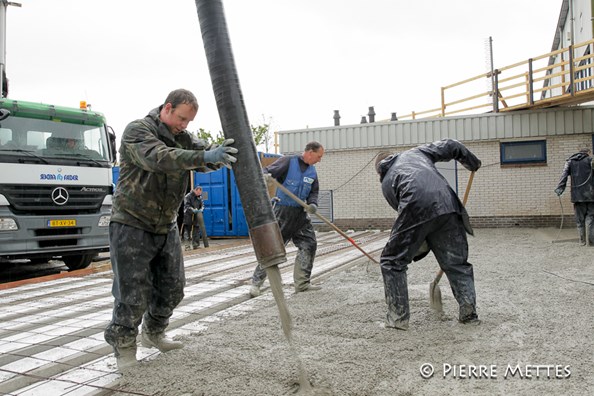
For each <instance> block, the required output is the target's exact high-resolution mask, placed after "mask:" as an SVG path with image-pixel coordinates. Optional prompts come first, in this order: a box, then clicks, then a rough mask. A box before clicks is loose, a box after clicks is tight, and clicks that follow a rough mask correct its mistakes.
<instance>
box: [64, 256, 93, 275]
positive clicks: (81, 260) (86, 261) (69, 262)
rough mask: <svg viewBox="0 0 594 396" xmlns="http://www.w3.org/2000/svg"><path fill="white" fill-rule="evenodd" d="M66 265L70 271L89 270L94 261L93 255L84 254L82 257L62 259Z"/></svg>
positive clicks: (65, 257)
mask: <svg viewBox="0 0 594 396" xmlns="http://www.w3.org/2000/svg"><path fill="white" fill-rule="evenodd" d="M62 260H63V261H64V264H66V267H68V269H69V270H70V271H74V270H78V269H83V268H87V267H88V266H89V265H90V264H91V261H92V260H93V255H92V254H83V255H80V256H64V257H62Z"/></svg>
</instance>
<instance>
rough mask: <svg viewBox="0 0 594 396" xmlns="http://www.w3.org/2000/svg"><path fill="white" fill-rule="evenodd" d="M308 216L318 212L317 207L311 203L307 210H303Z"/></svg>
mask: <svg viewBox="0 0 594 396" xmlns="http://www.w3.org/2000/svg"><path fill="white" fill-rule="evenodd" d="M305 211H306V212H307V213H309V214H315V213H316V212H317V211H318V205H316V204H314V203H312V204H309V205H307V209H306V210H305Z"/></svg>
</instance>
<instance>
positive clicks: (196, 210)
mask: <svg viewBox="0 0 594 396" xmlns="http://www.w3.org/2000/svg"><path fill="white" fill-rule="evenodd" d="M192 212H194V214H196V213H198V212H200V210H198V209H192Z"/></svg>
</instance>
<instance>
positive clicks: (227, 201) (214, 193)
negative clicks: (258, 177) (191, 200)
mask: <svg viewBox="0 0 594 396" xmlns="http://www.w3.org/2000/svg"><path fill="white" fill-rule="evenodd" d="M258 156H259V158H260V162H261V163H262V165H263V166H267V165H269V164H270V163H272V162H274V161H275V160H276V159H277V158H279V157H282V155H280V154H267V153H266V154H265V153H258ZM195 186H200V187H202V198H203V200H204V212H203V216H204V226H205V228H206V234H207V235H208V236H209V237H211V236H213V237H214V236H220V237H223V236H228V237H242V236H248V235H249V230H248V225H247V221H246V218H245V213H244V211H243V206H242V204H241V198H240V196H239V190H238V189H237V183H236V182H235V174H234V173H233V171H231V170H229V169H227V168H221V169H219V170H217V171H214V172H209V173H200V172H194V187H195Z"/></svg>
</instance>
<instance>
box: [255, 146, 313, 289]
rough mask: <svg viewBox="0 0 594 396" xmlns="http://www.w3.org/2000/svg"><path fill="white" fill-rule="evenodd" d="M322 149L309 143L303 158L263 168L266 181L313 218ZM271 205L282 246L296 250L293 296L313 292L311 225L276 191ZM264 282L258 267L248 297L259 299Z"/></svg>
mask: <svg viewBox="0 0 594 396" xmlns="http://www.w3.org/2000/svg"><path fill="white" fill-rule="evenodd" d="M323 155H324V147H322V145H321V144H320V143H318V142H310V143H307V145H306V146H305V150H304V151H303V154H300V155H293V156H286V157H281V158H279V159H277V160H276V161H275V162H273V163H272V164H271V165H269V166H268V167H266V168H264V170H263V171H264V174H265V176H266V177H272V178H274V179H276V181H278V182H279V183H280V184H282V185H283V186H284V187H285V188H287V189H288V190H289V191H290V192H292V193H293V194H295V195H296V196H297V197H298V198H299V199H300V200H302V201H303V202H305V203H307V204H308V207H309V209H308V210H309V214H314V213H315V212H316V211H317V208H318V193H319V189H320V188H319V183H318V174H317V172H316V168H315V167H314V165H315V164H317V163H318V162H320V161H321V160H322V157H323ZM275 201H276V202H275V204H274V214H275V216H276V219H277V221H278V224H279V227H280V231H281V235H282V237H283V242H284V243H285V245H286V244H287V243H289V241H293V244H294V245H295V246H296V247H297V249H298V250H297V257H296V258H295V267H294V271H293V280H294V283H295V292H296V293H298V292H302V291H306V290H317V289H319V286H312V285H311V282H310V279H311V271H312V268H313V262H314V258H315V256H316V249H317V240H316V234H315V231H314V229H313V226H312V224H311V219H310V217H309V215H308V213H306V212H305V211H304V209H303V207H302V206H301V205H300V204H299V203H297V202H296V201H295V200H293V199H292V198H291V197H289V196H288V195H287V194H285V193H284V192H283V191H282V190H280V189H278V190H277V192H276V199H275ZM265 279H266V271H265V270H264V269H263V268H262V267H260V265H259V264H258V266H257V267H256V269H255V270H254V275H253V276H252V287H251V288H250V295H251V296H252V297H256V296H259V295H260V287H261V286H262V284H263V283H264V280H265Z"/></svg>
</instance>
